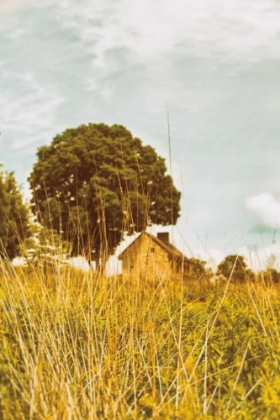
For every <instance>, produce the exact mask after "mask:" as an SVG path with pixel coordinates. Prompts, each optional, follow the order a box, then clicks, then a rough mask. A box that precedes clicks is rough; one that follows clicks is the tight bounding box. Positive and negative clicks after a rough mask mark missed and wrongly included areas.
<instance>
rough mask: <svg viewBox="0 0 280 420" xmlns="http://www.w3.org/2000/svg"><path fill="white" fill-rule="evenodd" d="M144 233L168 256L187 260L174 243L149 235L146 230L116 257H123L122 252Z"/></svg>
mask: <svg viewBox="0 0 280 420" xmlns="http://www.w3.org/2000/svg"><path fill="white" fill-rule="evenodd" d="M142 235H146V236H148V237H149V238H150V239H151V240H152V241H153V242H155V243H156V244H157V245H159V246H160V247H161V248H162V249H164V250H165V251H166V252H167V253H168V255H169V256H170V257H173V258H176V259H178V260H189V258H188V257H186V256H185V255H184V254H183V253H182V252H181V251H179V250H178V249H177V248H176V247H175V246H174V245H172V244H171V243H170V242H168V243H167V242H164V241H162V240H161V239H159V238H158V237H157V236H154V235H151V234H150V233H147V232H142V233H141V234H140V235H139V236H137V238H135V239H134V241H132V242H131V244H130V245H128V246H127V247H126V248H125V250H124V251H122V252H121V253H120V255H119V256H118V259H119V260H121V259H122V257H123V254H124V253H125V252H126V251H127V250H128V249H129V248H130V247H131V246H132V245H133V244H134V243H135V242H136V241H138V239H139V238H140V237H141V236H142Z"/></svg>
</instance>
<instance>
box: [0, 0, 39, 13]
mask: <svg viewBox="0 0 280 420" xmlns="http://www.w3.org/2000/svg"><path fill="white" fill-rule="evenodd" d="M31 4H34V0H1V2H0V15H1V14H5V13H12V12H15V11H18V10H22V9H24V8H25V7H27V6H30V5H31Z"/></svg>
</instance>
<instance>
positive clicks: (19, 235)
mask: <svg viewBox="0 0 280 420" xmlns="http://www.w3.org/2000/svg"><path fill="white" fill-rule="evenodd" d="M28 222H29V214H28V208H27V206H25V205H24V204H23V199H22V193H21V191H20V189H19V187H18V185H17V183H16V180H15V177H14V175H13V173H12V172H5V171H3V170H2V168H1V166H0V256H2V257H3V256H5V257H9V258H11V259H12V258H14V257H15V256H16V254H17V248H18V246H19V244H20V243H21V242H22V241H23V240H24V239H25V238H26V236H27V235H28Z"/></svg>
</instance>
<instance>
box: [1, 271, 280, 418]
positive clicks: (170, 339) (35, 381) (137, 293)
mask: <svg viewBox="0 0 280 420" xmlns="http://www.w3.org/2000/svg"><path fill="white" fill-rule="evenodd" d="M0 273H1V271H0ZM194 283H195V284H196V285H197V287H196V288H195V287H194V285H193V284H187V283H186V284H183V283H182V282H181V281H180V280H179V281H178V282H176V281H175V282H174V283H171V282H167V283H166V282H161V280H160V279H158V280H157V282H154V281H151V282H149V281H147V282H143V283H141V282H136V281H135V282H129V283H124V282H123V281H122V279H121V278H114V277H112V278H101V277H94V275H93V273H88V274H81V273H77V272H75V271H72V270H71V269H70V268H66V269H65V271H64V272H60V273H59V275H58V274H54V275H49V276H48V279H47V281H45V274H44V272H43V270H41V269H40V268H36V269H34V271H33V272H30V270H29V271H26V272H25V271H24V270H23V271H21V272H15V270H14V269H13V268H12V267H11V266H9V265H8V264H6V265H5V267H3V269H2V275H1V274H0V285H1V287H0V308H1V311H0V331H1V334H0V395H1V400H0V417H1V418H3V419H6V420H11V419H15V418H16V419H26V418H30V419H31V418H34V419H37V418H38V419H42V420H44V419H50V418H57V419H59V418H73V419H76V418H77V419H89V418H93V419H95V418H96V419H97V418H98V419H99V418H100V419H118V420H121V419H131V420H132V419H137V420H147V419H150V418H157V419H167V420H168V419H170V420H171V419H178V420H180V419H181V420H185V419H202V418H205V419H206V418H207V419H225V420H230V419H251V418H256V419H267V420H270V419H272V420H273V419H275V420H276V419H278V418H279V415H280V394H279V386H280V381H279V377H280V375H279V374H280V367H279V363H280V350H279V334H280V329H279V325H280V299H279V290H278V289H277V287H278V286H274V287H267V286H265V287H264V285H263V282H262V280H261V279H260V282H255V283H249V284H248V285H246V287H244V285H240V284H231V283H227V285H226V286H225V288H216V287H215V288H213V289H212V288H211V287H209V288H208V289H207V290H206V289H204V291H203V293H204V295H203V297H204V299H203V301H202V300H201V297H202V295H201V293H202V291H201V288H200V287H199V282H194Z"/></svg>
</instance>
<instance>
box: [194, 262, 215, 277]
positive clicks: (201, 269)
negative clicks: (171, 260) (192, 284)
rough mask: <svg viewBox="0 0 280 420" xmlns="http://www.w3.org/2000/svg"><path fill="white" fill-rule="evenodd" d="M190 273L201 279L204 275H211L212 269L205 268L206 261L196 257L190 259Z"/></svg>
mask: <svg viewBox="0 0 280 420" xmlns="http://www.w3.org/2000/svg"><path fill="white" fill-rule="evenodd" d="M190 266H191V273H192V276H194V277H195V278H197V279H202V278H203V277H204V276H205V275H207V276H211V275H213V273H212V271H211V270H210V269H208V268H206V267H205V266H206V261H202V260H200V259H198V258H191V259H190Z"/></svg>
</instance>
